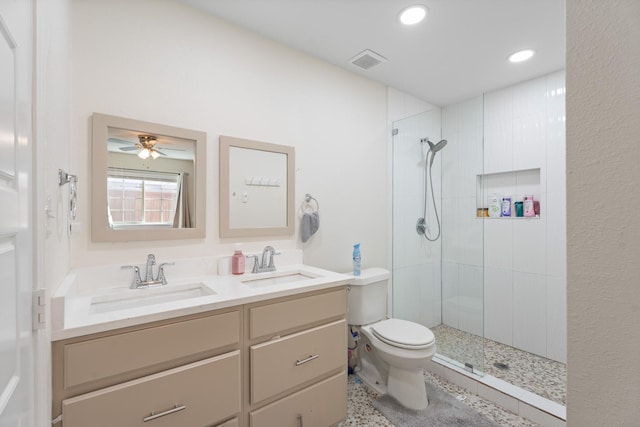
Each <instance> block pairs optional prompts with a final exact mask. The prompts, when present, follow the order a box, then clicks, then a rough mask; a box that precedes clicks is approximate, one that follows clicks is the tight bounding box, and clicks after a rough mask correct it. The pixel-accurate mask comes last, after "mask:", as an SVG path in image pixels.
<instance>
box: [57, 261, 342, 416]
mask: <svg viewBox="0 0 640 427" xmlns="http://www.w3.org/2000/svg"><path fill="white" fill-rule="evenodd" d="M292 252H297V251H292ZM296 256H297V255H293V257H294V258H295V257H296ZM184 264H192V265H207V264H211V262H209V261H206V260H204V261H203V260H193V259H189V260H183V261H180V260H178V261H176V267H180V266H181V267H184V269H185V270H190V271H193V269H192V268H191V267H189V266H188V265H184ZM109 269H111V270H112V272H113V273H114V274H115V276H118V278H117V279H107V277H108V275H106V274H99V275H96V270H98V272H99V271H107V270H109ZM201 273H202V274H200V275H199V276H197V277H192V278H189V279H183V280H176V283H175V284H172V283H171V282H170V284H169V285H165V286H160V287H158V288H156V289H158V291H160V290H162V291H165V292H170V294H171V292H173V291H174V290H175V292H182V291H181V290H182V289H184V288H185V286H186V288H194V286H195V285H197V286H200V287H206V288H207V289H208V292H206V293H204V292H202V293H200V294H193V296H191V297H188V298H182V299H180V298H178V299H174V300H172V301H164V300H162V299H160V300H151V301H152V302H151V303H149V304H146V305H145V302H142V303H140V301H139V299H140V298H145V297H144V296H142V294H136V292H137V291H142V292H147V291H146V290H141V289H129V288H128V287H127V282H126V281H125V282H124V283H122V282H120V281H121V279H122V277H123V276H122V272H120V271H118V269H116V268H115V266H114V267H96V268H89V269H84V270H83V271H74V272H72V273H71V274H70V275H69V277H68V278H67V280H65V282H64V283H63V284H62V285H61V287H60V289H58V290H57V291H56V293H55V295H54V296H53V298H52V304H53V313H52V314H53V317H54V331H53V333H52V336H53V343H52V363H53V368H52V369H53V378H52V382H53V384H52V385H53V407H52V415H53V418H52V419H54V420H55V419H56V418H57V417H59V416H60V415H62V417H61V419H60V421H61V422H60V423H58V424H55V425H58V426H64V427H86V426H92V427H102V426H104V427H107V426H109V427H113V426H145V427H147V426H163V427H164V426H167V427H168V426H181V427H190V426H193V427H196V426H197V427H204V426H225V427H230V426H247V427H249V426H251V427H259V426H264V427H271V426H305V427H308V426H318V427H320V426H322V427H326V426H333V425H337V424H338V423H339V422H340V421H342V420H344V419H345V417H346V403H347V389H346V378H347V373H346V372H347V357H346V347H347V342H346V341H347V325H346V307H347V290H346V283H347V276H344V275H342V274H338V273H333V272H330V271H327V270H322V269H318V268H313V267H309V266H305V265H302V264H292V265H289V266H286V267H282V268H279V269H278V271H275V272H267V273H259V274H251V273H246V274H244V275H242V276H218V275H210V274H207V273H206V272H201ZM129 274H130V273H129ZM89 277H93V278H94V280H95V281H96V282H102V283H91V284H90V285H88V284H87V281H86V280H87V278H89ZM100 277H102V278H100ZM110 280H118V282H119V283H121V285H120V286H118V287H114V286H111V285H112V284H113V282H112V281H110ZM186 282H189V283H186ZM197 286H196V288H197V289H200V288H198V287H197ZM127 291H128V292H127ZM123 294H124V295H127V296H129V298H135V299H136V304H135V306H133V307H130V306H128V305H127V298H124V297H123V296H122V295H123ZM114 295H116V296H117V297H114V298H115V299H114V298H111V297H113V296H114ZM110 298H111V299H110ZM148 298H156V295H154V294H148ZM105 301H107V302H108V304H109V305H107V306H105V307H102V306H101V304H104V303H105ZM114 301H115V302H114ZM153 301H160V302H153ZM96 307H99V308H98V309H96ZM120 307H124V308H120Z"/></svg>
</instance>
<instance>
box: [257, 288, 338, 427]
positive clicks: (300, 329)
mask: <svg viewBox="0 0 640 427" xmlns="http://www.w3.org/2000/svg"><path fill="white" fill-rule="evenodd" d="M346 308H347V294H346V290H345V289H344V288H340V289H338V290H333V291H330V292H321V293H313V294H307V295H303V296H298V297H293V298H285V299H281V300H277V301H273V302H270V301H268V302H262V303H258V304H253V305H249V306H247V309H246V310H245V334H246V336H247V337H248V340H247V342H246V344H245V345H246V349H247V351H246V352H245V363H246V372H248V373H249V375H248V376H247V379H246V381H245V391H248V393H246V394H245V406H246V407H247V408H248V410H247V413H248V416H249V419H248V421H246V425H248V426H250V427H271V426H292V427H298V426H305V427H327V426H333V425H337V424H338V423H339V422H340V421H342V420H344V419H345V418H346V410H347V406H346V402H347V385H346V381H347V375H346V369H347V354H346V348H347V324H346Z"/></svg>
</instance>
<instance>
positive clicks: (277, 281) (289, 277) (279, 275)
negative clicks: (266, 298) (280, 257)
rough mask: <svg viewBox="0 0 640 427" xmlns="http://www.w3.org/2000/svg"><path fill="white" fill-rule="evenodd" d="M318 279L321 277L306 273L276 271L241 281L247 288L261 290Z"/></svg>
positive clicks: (247, 277) (244, 278)
mask: <svg viewBox="0 0 640 427" xmlns="http://www.w3.org/2000/svg"><path fill="white" fill-rule="evenodd" d="M317 277H319V276H318V275H316V274H312V273H309V272H306V271H282V272H280V271H274V272H271V273H259V274H256V275H253V276H252V275H249V276H246V277H243V278H242V279H240V281H241V282H242V283H244V284H245V285H247V286H251V287H254V288H259V287H263V286H274V285H281V284H283V283H293V282H300V281H303V280H310V279H316V278H317Z"/></svg>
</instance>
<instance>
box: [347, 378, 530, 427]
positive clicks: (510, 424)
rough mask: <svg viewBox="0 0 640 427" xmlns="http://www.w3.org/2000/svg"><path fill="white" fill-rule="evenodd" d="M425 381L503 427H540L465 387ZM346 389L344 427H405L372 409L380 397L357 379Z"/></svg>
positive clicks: (440, 381)
mask: <svg viewBox="0 0 640 427" xmlns="http://www.w3.org/2000/svg"><path fill="white" fill-rule="evenodd" d="M425 380H426V381H430V382H431V383H432V384H434V385H436V386H438V387H440V388H441V389H443V390H445V391H446V392H448V393H450V394H451V395H453V396H456V397H459V396H462V397H463V400H462V399H461V400H462V402H463V403H465V404H466V405H469V406H470V407H472V408H473V409H475V410H476V411H478V412H480V413H481V414H483V415H484V416H486V417H487V418H489V419H491V420H493V421H494V422H496V423H498V424H500V425H501V426H504V427H538V424H535V423H533V422H531V421H529V420H526V419H524V418H522V417H519V416H518V415H516V414H513V413H511V412H509V411H506V410H504V409H502V408H500V407H499V406H497V405H495V404H494V403H492V402H489V401H488V400H485V399H483V398H481V397H479V396H476V395H474V394H471V393H469V392H467V391H466V390H465V389H463V388H462V387H459V386H457V385H455V384H452V383H450V382H447V381H445V380H443V379H442V378H440V377H438V376H436V375H434V374H431V373H429V372H426V373H425ZM347 387H348V404H347V419H346V420H345V421H344V422H343V423H342V424H341V427H353V426H360V427H364V426H366V427H402V426H394V425H393V424H391V422H390V421H389V420H388V419H386V418H385V417H384V416H383V415H382V414H381V413H380V412H378V411H377V410H376V409H375V408H374V407H373V405H372V402H373V401H374V400H375V399H376V398H377V397H378V394H377V393H376V392H375V391H373V390H371V389H369V388H368V387H367V386H366V385H364V384H363V383H362V381H360V379H359V378H358V377H356V376H354V375H349V380H348V383H347Z"/></svg>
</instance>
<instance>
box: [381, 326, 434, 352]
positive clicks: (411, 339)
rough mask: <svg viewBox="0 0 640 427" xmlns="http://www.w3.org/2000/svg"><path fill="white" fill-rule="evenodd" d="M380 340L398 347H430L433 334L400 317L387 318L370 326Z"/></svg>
mask: <svg viewBox="0 0 640 427" xmlns="http://www.w3.org/2000/svg"><path fill="white" fill-rule="evenodd" d="M370 329H371V332H372V333H373V335H374V336H375V337H376V338H378V339H379V340H380V341H382V342H384V343H386V344H388V345H390V346H393V347H398V348H406V349H409V350H420V349H425V348H429V347H431V346H432V345H433V344H434V343H435V336H434V335H433V332H431V331H430V330H429V329H428V328H426V327H424V326H422V325H419V324H417V323H414V322H409V321H407V320H402V319H387V320H383V321H381V322H377V323H375V324H373V325H371V327H370Z"/></svg>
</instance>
